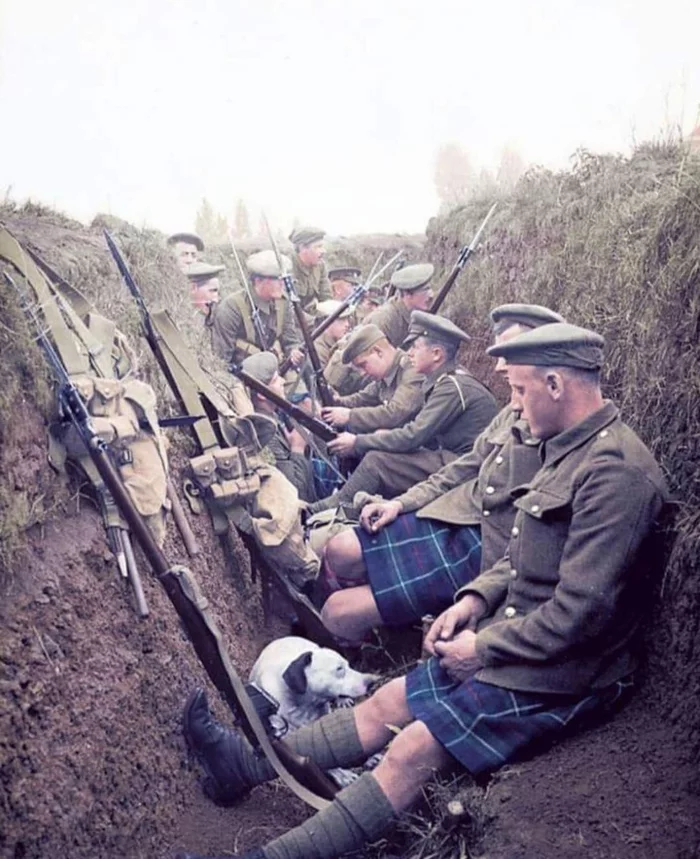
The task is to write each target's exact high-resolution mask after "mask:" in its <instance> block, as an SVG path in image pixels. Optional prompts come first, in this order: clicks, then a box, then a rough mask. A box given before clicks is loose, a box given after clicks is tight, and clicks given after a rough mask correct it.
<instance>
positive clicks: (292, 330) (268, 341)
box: [211, 292, 302, 364]
mask: <svg viewBox="0 0 700 859" xmlns="http://www.w3.org/2000/svg"><path fill="white" fill-rule="evenodd" d="M251 295H252V296H253V299H254V301H255V305H256V307H257V308H258V312H259V317H260V322H261V324H262V328H263V331H264V332H265V343H261V341H260V336H259V335H258V332H257V329H256V328H255V325H254V324H253V316H252V312H251V309H250V302H249V299H248V296H247V295H244V294H242V293H237V294H235V295H228V296H227V297H226V298H225V299H224V300H223V301H222V302H221V303H220V304H219V305H218V307H217V308H216V310H215V312H214V316H213V319H212V321H211V328H212V345H213V347H214V350H215V351H216V353H217V354H218V355H219V356H220V357H221V358H223V359H224V360H225V361H228V362H231V361H233V362H235V363H236V364H239V363H240V362H241V361H242V360H243V359H244V358H247V357H248V355H255V354H256V353H257V352H262V351H274V352H277V353H278V357H282V356H286V355H288V354H289V352H290V351H291V350H292V349H298V348H301V345H302V339H301V334H300V332H299V329H298V328H297V324H296V320H295V319H294V314H293V313H292V309H291V307H290V305H289V302H288V301H287V300H286V298H280V299H278V300H277V301H262V300H261V299H259V298H258V297H257V296H256V295H255V293H253V292H251Z"/></svg>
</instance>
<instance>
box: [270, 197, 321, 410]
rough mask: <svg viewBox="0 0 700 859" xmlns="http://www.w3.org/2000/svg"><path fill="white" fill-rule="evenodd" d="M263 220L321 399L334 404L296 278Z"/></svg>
mask: <svg viewBox="0 0 700 859" xmlns="http://www.w3.org/2000/svg"><path fill="white" fill-rule="evenodd" d="M263 221H264V222H265V229H266V230H267V234H268V236H269V237H270V244H271V245H272V249H273V250H274V252H275V256H276V257H277V265H278V266H279V270H280V277H281V278H282V282H283V283H284V289H285V291H286V293H287V298H288V299H289V301H290V303H291V305H292V309H293V310H294V315H295V316H296V320H297V324H298V326H299V330H300V331H301V336H302V337H303V338H304V343H305V345H306V352H307V355H308V356H309V360H310V361H311V366H312V368H313V371H314V377H315V379H316V385H317V387H318V396H319V399H320V400H321V403H322V404H323V405H324V406H332V405H333V402H334V398H333V392H332V391H331V388H330V385H329V384H328V382H327V381H326V377H325V376H324V375H323V367H322V366H321V360H320V358H319V357H318V352H317V351H316V346H315V345H314V341H313V340H312V338H311V334H310V333H309V326H308V325H307V324H306V316H305V315H304V310H303V308H302V306H301V302H300V301H299V295H298V293H297V291H296V288H295V287H294V280H293V279H292V275H291V274H290V273H285V269H284V265H283V264H282V255H281V254H280V252H279V248H278V247H277V242H276V241H275V237H274V235H273V234H272V230H271V229H270V224H269V223H268V220H267V217H266V216H265V213H263Z"/></svg>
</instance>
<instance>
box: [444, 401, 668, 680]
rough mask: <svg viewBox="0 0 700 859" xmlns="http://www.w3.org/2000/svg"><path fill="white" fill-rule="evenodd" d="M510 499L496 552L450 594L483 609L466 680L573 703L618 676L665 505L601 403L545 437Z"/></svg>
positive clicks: (662, 489)
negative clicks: (533, 467) (503, 546)
mask: <svg viewBox="0 0 700 859" xmlns="http://www.w3.org/2000/svg"><path fill="white" fill-rule="evenodd" d="M541 458H542V466H541V468H540V469H539V471H537V473H536V474H535V476H534V477H533V478H532V479H531V480H529V481H528V482H527V483H525V484H523V485H522V486H519V487H516V488H515V489H514V490H513V495H514V497H515V501H514V503H515V506H516V508H517V513H516V516H515V520H514V524H513V527H512V529H511V536H510V540H509V545H508V550H507V554H506V555H505V556H504V558H502V559H501V560H500V561H499V562H498V563H497V564H495V565H494V566H493V567H491V569H489V570H486V571H485V572H483V573H481V575H479V576H478V577H477V578H476V579H475V580H474V581H472V582H471V583H470V584H469V585H467V586H466V587H465V588H462V589H461V591H460V592H459V593H458V595H457V596H458V597H459V596H462V595H464V594H466V593H476V594H479V595H480V596H481V597H482V598H483V599H484V600H485V601H486V604H487V606H488V616H487V617H486V618H484V619H483V620H482V621H481V623H480V625H479V630H478V633H477V637H476V650H477V654H478V656H479V659H480V660H481V663H482V664H483V666H484V667H483V668H482V669H481V670H480V671H479V672H478V673H477V675H476V676H477V678H478V679H479V680H482V681H484V682H486V683H493V684H495V685H497V686H503V687H506V688H508V689H516V690H520V691H524V692H534V693H545V694H546V693H559V694H565V695H582V694H585V693H586V691H587V690H589V689H598V688H603V687H605V686H608V685H609V684H611V683H613V682H615V681H616V680H619V679H621V678H623V677H625V676H626V675H628V674H629V673H630V672H631V671H632V670H633V669H634V667H635V664H636V659H635V652H634V651H635V647H634V645H635V639H636V633H637V631H638V628H639V626H640V623H641V620H642V616H643V611H644V607H645V603H646V601H647V600H646V598H647V597H648V582H647V578H646V576H645V572H646V570H645V562H646V561H647V559H648V558H649V557H653V553H652V554H650V553H649V552H648V549H649V541H650V540H651V539H652V538H653V526H654V523H655V522H656V521H657V519H658V517H659V515H660V513H661V511H662V509H663V507H664V504H665V503H666V500H667V490H666V485H665V482H664V478H663V474H662V473H661V469H660V468H659V466H658V465H657V463H656V462H655V460H654V458H653V456H652V455H651V453H650V452H649V450H648V449H647V448H646V447H645V446H644V444H643V443H642V441H641V440H640V439H639V438H638V437H637V435H635V433H634V432H633V431H632V430H631V429H630V428H629V427H628V426H626V425H625V424H624V423H623V422H622V421H621V420H620V417H619V413H618V410H617V408H616V407H615V406H614V405H613V404H612V403H610V402H606V403H605V405H604V406H603V407H602V408H601V409H599V410H598V411H596V412H595V413H594V414H592V415H590V416H589V417H588V418H586V419H585V420H583V421H582V422H580V423H579V424H577V425H576V426H574V427H572V428H570V429H568V430H566V431H565V432H563V433H560V434H559V435H557V436H554V437H553V438H551V439H548V440H547V441H546V442H545V443H544V444H543V445H542V450H541Z"/></svg>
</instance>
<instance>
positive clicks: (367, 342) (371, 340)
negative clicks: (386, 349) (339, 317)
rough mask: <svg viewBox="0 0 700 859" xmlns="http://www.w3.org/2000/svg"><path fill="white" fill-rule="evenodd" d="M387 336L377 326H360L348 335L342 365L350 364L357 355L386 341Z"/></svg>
mask: <svg viewBox="0 0 700 859" xmlns="http://www.w3.org/2000/svg"><path fill="white" fill-rule="evenodd" d="M386 339H387V336H386V334H385V333H384V332H383V331H382V329H381V328H380V327H379V326H378V325H374V324H370V325H362V326H361V327H360V328H358V329H357V330H356V331H353V333H352V334H351V335H350V339H349V340H348V345H347V346H346V347H345V349H343V364H352V362H353V361H354V360H355V358H357V357H358V355H362V353H363V352H367V350H368V349H371V348H372V346H374V344H375V343H379V341H380V340H386Z"/></svg>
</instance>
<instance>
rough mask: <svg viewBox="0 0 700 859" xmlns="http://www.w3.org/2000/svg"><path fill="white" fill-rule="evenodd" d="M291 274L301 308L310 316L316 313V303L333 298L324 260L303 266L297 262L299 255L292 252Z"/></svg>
mask: <svg viewBox="0 0 700 859" xmlns="http://www.w3.org/2000/svg"><path fill="white" fill-rule="evenodd" d="M292 275H293V277H294V286H295V287H296V291H297V295H298V296H299V303H300V304H301V307H302V310H303V311H304V312H305V313H308V314H309V315H310V316H314V315H315V314H316V305H317V304H318V302H319V301H327V300H328V299H329V298H333V293H332V292H331V284H330V281H329V280H328V268H327V267H326V262H325V260H321V261H320V262H319V263H317V264H316V265H313V266H305V265H303V263H301V262H299V257H298V256H297V255H296V254H294V255H293V257H292Z"/></svg>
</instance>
